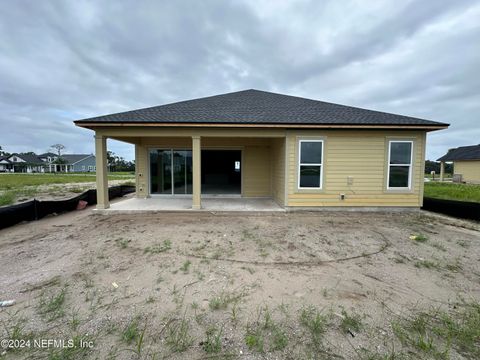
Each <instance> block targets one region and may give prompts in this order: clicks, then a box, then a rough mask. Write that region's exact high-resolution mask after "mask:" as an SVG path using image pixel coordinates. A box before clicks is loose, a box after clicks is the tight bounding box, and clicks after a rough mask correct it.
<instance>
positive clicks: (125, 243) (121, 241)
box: [115, 238, 132, 249]
mask: <svg viewBox="0 0 480 360" xmlns="http://www.w3.org/2000/svg"><path fill="white" fill-rule="evenodd" d="M131 241H132V240H128V239H124V238H118V239H115V242H116V243H117V245H118V246H120V248H121V249H126V248H127V247H128V244H129V243H130V242H131Z"/></svg>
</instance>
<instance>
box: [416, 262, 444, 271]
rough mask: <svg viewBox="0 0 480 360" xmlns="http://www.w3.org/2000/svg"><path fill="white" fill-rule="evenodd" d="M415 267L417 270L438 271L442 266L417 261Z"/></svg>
mask: <svg viewBox="0 0 480 360" xmlns="http://www.w3.org/2000/svg"><path fill="white" fill-rule="evenodd" d="M414 265H415V267H416V268H419V269H420V268H426V269H438V268H440V265H439V264H438V263H436V262H434V261H430V260H418V261H415V264H414Z"/></svg>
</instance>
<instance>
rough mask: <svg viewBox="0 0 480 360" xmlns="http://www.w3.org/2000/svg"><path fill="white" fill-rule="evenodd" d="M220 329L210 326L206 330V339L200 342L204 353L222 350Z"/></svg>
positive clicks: (221, 331) (221, 332)
mask: <svg viewBox="0 0 480 360" xmlns="http://www.w3.org/2000/svg"><path fill="white" fill-rule="evenodd" d="M222 334H223V330H222V329H217V328H216V327H215V326H211V327H209V328H208V329H207V331H206V337H207V338H206V339H205V341H203V342H202V343H201V345H202V347H203V350H205V352H206V353H208V354H212V353H219V352H220V351H221V350H222Z"/></svg>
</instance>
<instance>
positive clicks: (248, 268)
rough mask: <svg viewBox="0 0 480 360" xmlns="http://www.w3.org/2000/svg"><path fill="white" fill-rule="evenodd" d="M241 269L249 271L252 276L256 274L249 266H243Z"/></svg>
mask: <svg viewBox="0 0 480 360" xmlns="http://www.w3.org/2000/svg"><path fill="white" fill-rule="evenodd" d="M240 269H242V270H245V271H248V272H249V273H250V275H253V274H255V269H252V268H251V267H249V266H242V267H241V268H240Z"/></svg>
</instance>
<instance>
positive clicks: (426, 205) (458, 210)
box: [422, 198, 480, 221]
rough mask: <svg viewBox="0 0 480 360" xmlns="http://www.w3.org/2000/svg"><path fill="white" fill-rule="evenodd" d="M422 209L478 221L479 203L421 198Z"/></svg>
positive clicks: (479, 213)
mask: <svg viewBox="0 0 480 360" xmlns="http://www.w3.org/2000/svg"><path fill="white" fill-rule="evenodd" d="M422 209H424V210H428V211H434V212H438V213H441V214H445V215H450V216H454V217H457V218H461V219H469V220H476V221H480V203H475V202H469V201H455V200H443V199H433V198H423V207H422Z"/></svg>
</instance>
